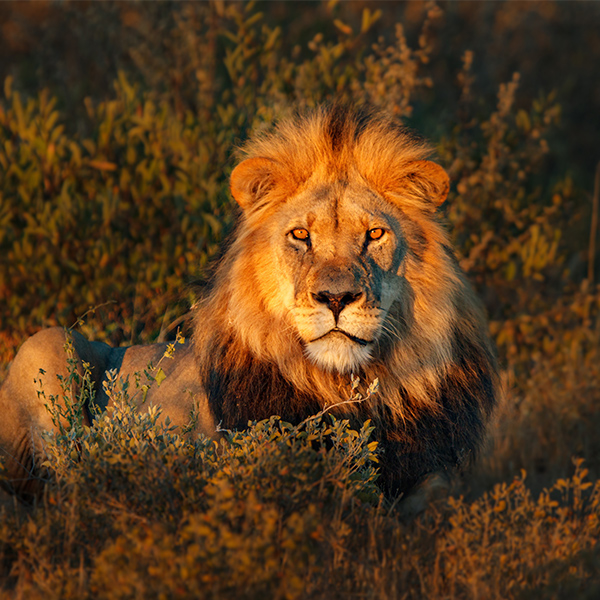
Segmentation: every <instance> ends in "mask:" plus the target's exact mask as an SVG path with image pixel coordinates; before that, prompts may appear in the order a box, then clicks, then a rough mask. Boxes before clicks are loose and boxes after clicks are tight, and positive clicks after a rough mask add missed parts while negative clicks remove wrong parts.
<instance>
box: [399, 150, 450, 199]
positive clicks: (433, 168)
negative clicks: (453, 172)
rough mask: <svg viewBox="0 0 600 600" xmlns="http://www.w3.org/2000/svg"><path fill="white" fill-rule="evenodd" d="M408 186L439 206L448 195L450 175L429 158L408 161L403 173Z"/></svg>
mask: <svg viewBox="0 0 600 600" xmlns="http://www.w3.org/2000/svg"><path fill="white" fill-rule="evenodd" d="M405 180H408V183H409V186H410V187H413V188H416V189H417V190H418V191H419V192H420V193H422V194H424V195H425V196H426V197H427V198H428V199H429V200H430V201H431V202H432V203H433V204H434V205H435V206H439V205H440V204H442V202H444V200H446V198H447V197H448V192H449V191H450V177H448V173H446V171H445V170H444V169H442V167H440V165H438V164H436V163H434V162H431V161H429V160H417V161H414V162H412V163H410V165H409V167H408V170H407V172H406V175H405Z"/></svg>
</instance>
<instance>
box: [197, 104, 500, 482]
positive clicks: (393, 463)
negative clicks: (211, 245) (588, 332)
mask: <svg viewBox="0 0 600 600" xmlns="http://www.w3.org/2000/svg"><path fill="white" fill-rule="evenodd" d="M430 153H431V150H430V148H429V147H428V146H427V144H425V143H424V142H423V141H421V140H419V139H417V138H415V137H414V136H413V135H411V134H410V133H408V132H407V131H406V130H404V129H403V128H401V127H399V126H398V125H396V124H395V123H394V122H393V121H391V120H390V119H389V118H388V117H386V116H385V115H382V114H381V113H378V112H374V111H362V112H360V111H352V110H347V109H345V108H340V107H329V108H322V109H318V110H316V111H314V112H312V113H310V114H309V115H304V116H294V117H291V118H288V119H285V120H283V121H282V122H280V123H279V124H278V125H277V126H275V127H274V128H272V129H271V130H269V131H263V132H262V133H259V134H258V135H256V136H255V137H254V138H252V139H251V140H250V141H249V142H248V143H247V144H246V145H245V146H244V147H243V148H242V150H241V152H240V155H241V158H244V159H248V158H253V157H260V158H261V159H268V160H272V161H276V163H277V164H278V165H282V166H283V170H284V174H285V176H284V177H283V178H280V179H279V180H277V181H273V180H271V179H269V178H265V179H264V180H263V181H261V182H259V183H258V184H256V185H255V187H257V186H259V185H260V186H262V188H263V189H261V190H256V189H255V190H254V191H255V192H256V193H257V197H258V198H259V201H257V202H256V203H255V204H254V205H253V206H252V207H250V208H248V209H247V210H245V211H244V212H243V214H242V215H241V217H240V220H239V223H238V226H237V229H236V231H235V233H234V235H233V236H232V241H231V243H230V245H229V246H228V248H227V250H226V252H225V254H224V256H223V258H222V259H221V261H220V263H219V264H218V266H217V268H216V271H215V274H214V277H213V279H212V281H211V282H210V283H209V287H208V292H207V293H206V295H205V298H204V299H203V300H202V301H201V302H200V303H199V306H198V307H197V309H196V314H195V325H194V337H193V339H194V344H195V353H196V359H197V364H198V368H199V370H200V379H201V384H202V386H203V387H204V389H205V391H206V394H207V396H208V401H209V405H210V408H211V410H212V411H213V413H214V416H215V419H216V421H217V422H220V423H221V425H222V427H224V428H244V427H246V426H247V424H248V421H249V420H260V419H264V418H268V417H269V416H271V415H274V414H277V415H280V416H281V417H282V418H283V419H284V420H287V421H290V422H299V421H300V420H302V419H304V418H306V417H307V416H309V415H311V414H314V413H316V412H318V411H319V410H321V409H322V408H323V407H325V406H327V405H330V404H333V403H338V402H340V401H341V400H344V399H346V398H347V395H348V391H349V389H350V375H349V374H347V373H346V374H340V373H339V372H335V371H327V370H324V369H322V368H320V367H318V366H316V365H315V364H314V363H313V362H311V361H310V360H308V358H307V357H306V355H305V352H304V348H303V345H302V343H301V340H300V339H299V336H298V334H297V333H296V331H295V330H294V328H293V327H292V326H291V324H290V322H289V320H287V319H286V318H285V316H281V317H279V316H276V314H277V313H276V312H274V311H273V310H271V307H273V306H274V305H275V304H277V302H278V298H277V293H278V292H277V291H276V290H277V289H278V288H277V287H276V286H274V285H273V282H274V281H276V278H277V277H279V276H280V274H279V273H278V272H277V271H276V269H275V268H274V267H273V260H272V257H271V256H270V255H269V249H268V247H267V246H266V242H265V238H266V237H267V236H266V235H264V234H265V232H268V231H269V230H270V228H271V227H272V226H273V220H274V216H275V215H276V214H277V211H279V210H280V209H281V206H282V205H283V204H284V203H285V202H286V200H287V198H289V197H290V196H291V195H293V194H294V192H295V191H296V190H298V189H301V188H302V186H303V185H304V183H305V182H306V181H307V180H308V179H309V178H312V179H313V181H314V177H315V173H317V174H321V175H317V176H322V177H323V179H324V180H325V179H326V180H327V181H331V180H333V179H335V180H339V181H344V180H346V179H348V177H356V176H358V177H360V178H362V180H363V181H365V182H367V183H368V185H369V186H371V188H372V189H373V190H375V191H376V192H377V193H378V194H380V195H381V196H383V197H385V198H388V199H390V201H392V200H393V201H395V202H397V204H398V205H399V206H400V207H401V213H402V226H403V231H404V232H405V236H406V243H407V246H408V251H407V253H406V258H405V272H404V277H405V279H406V281H407V282H408V283H409V287H408V288H407V291H406V293H405V295H404V297H403V298H401V301H399V302H396V303H395V304H394V305H393V306H392V308H391V309H390V312H389V314H388V317H387V322H386V327H385V329H384V331H383V333H382V335H381V339H380V340H379V343H378V344H377V346H376V349H375V351H374V354H373V356H372V359H371V360H370V361H369V362H367V363H366V364H364V365H363V366H362V367H361V369H360V371H359V372H356V373H355V375H357V376H358V377H360V379H361V381H362V382H363V383H364V384H365V385H368V384H369V383H370V382H372V381H373V380H375V379H376V378H378V379H379V382H380V387H379V392H378V393H377V394H376V395H375V396H373V397H372V398H371V399H369V401H367V402H364V403H362V404H358V405H356V404H346V405H343V406H341V407H340V408H339V409H337V413H338V414H341V415H345V416H347V417H349V418H351V419H353V420H357V421H358V420H364V419H367V418H370V419H372V420H373V422H374V424H375V425H376V436H377V439H378V440H379V442H380V444H381V446H382V449H383V454H382V459H381V462H382V467H383V468H382V472H383V486H384V487H386V488H388V489H389V490H392V491H405V490H407V489H409V488H410V487H412V486H413V485H414V484H416V483H417V482H418V481H419V480H420V479H422V478H423V477H424V476H425V475H427V474H429V473H432V472H439V471H449V470H451V469H453V468H454V467H456V466H457V465H458V466H460V465H462V464H464V463H465V461H466V460H467V459H468V458H469V457H471V456H472V455H473V454H474V453H475V452H476V451H477V449H478V447H479V446H480V443H481V440H482V436H483V433H484V428H485V424H486V422H487V420H488V418H489V415H490V413H491V411H492V408H493V406H494V404H495V398H496V387H497V366H496V361H495V356H494V351H493V347H492V345H491V342H490V340H489V337H488V333H487V325H486V321H485V319H484V316H483V313H482V309H481V306H480V303H479V301H478V300H477V298H476V296H475V294H474V292H473V291H472V289H471V287H470V285H469V284H468V282H467V281H466V279H465V277H464V275H463V273H462V271H461V269H460V267H459V266H458V264H457V261H456V259H455V257H454V253H453V251H452V248H451V245H450V242H449V240H448V237H447V235H446V233H445V231H444V229H443V227H442V226H441V224H440V222H439V219H438V216H437V211H436V208H437V207H436V206H435V204H434V203H432V202H431V201H430V198H431V197H432V196H434V195H435V194H438V193H440V190H439V189H435V188H436V183H435V181H432V180H431V178H428V177H427V176H426V175H427V173H421V172H419V170H417V171H415V170H414V169H415V166H414V165H426V164H427V163H426V162H425V161H424V159H425V158H426V157H427V156H428V155H429V154H430ZM429 164H431V163H429ZM422 169H425V170H426V167H425V166H423V167H422ZM357 174H358V175H357ZM399 190H400V191H399ZM446 191H447V190H446ZM259 192H260V193H259ZM444 197H445V196H444Z"/></svg>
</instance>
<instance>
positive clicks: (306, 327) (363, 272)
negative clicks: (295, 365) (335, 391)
mask: <svg viewBox="0 0 600 600" xmlns="http://www.w3.org/2000/svg"><path fill="white" fill-rule="evenodd" d="M268 230H269V236H270V246H271V249H270V252H271V256H272V258H273V259H274V261H275V263H276V265H275V269H274V271H272V272H271V274H272V275H274V276H275V278H276V282H277V286H278V294H277V296H278V297H279V298H280V299H283V301H282V305H283V306H282V307H281V308H282V309H284V310H285V311H287V312H288V314H289V321H290V323H291V325H292V326H293V327H294V328H295V329H296V331H297V333H298V335H299V336H300V338H301V340H302V342H303V343H304V346H305V353H306V355H307V357H308V358H309V359H310V360H312V361H314V362H315V363H316V364H317V365H319V366H320V367H321V368H323V369H326V370H337V371H340V372H346V371H352V370H355V369H356V368H357V367H359V366H360V365H361V364H362V363H365V362H366V361H368V360H369V359H370V358H371V355H372V352H373V349H374V347H375V345H376V344H377V343H378V340H379V338H380V336H381V334H382V331H383V329H384V328H385V319H386V315H387V313H388V311H389V309H390V307H391V306H392V304H393V302H394V301H395V300H396V299H397V298H399V297H400V296H401V295H402V288H403V285H404V284H405V281H404V278H403V276H402V270H403V269H402V267H403V258H404V256H405V254H406V244H405V243H404V241H403V236H402V229H401V227H400V222H399V219H398V216H397V211H396V210H395V209H394V207H393V205H392V204H391V203H389V202H388V201H386V200H385V199H384V198H382V197H381V196H380V195H379V194H377V193H376V192H375V191H374V190H372V189H370V188H369V187H367V186H366V185H364V184H363V183H360V182H354V183H352V182H350V183H347V182H344V183H339V182H332V183H321V182H319V183H315V184H312V185H311V184H310V183H309V185H308V186H306V187H305V188H304V189H303V191H302V192H301V193H299V194H297V195H296V196H294V197H292V198H290V199H288V200H287V202H285V204H283V205H282V206H281V207H280V208H279V211H278V212H277V213H276V215H275V217H274V219H273V220H272V221H271V222H270V223H269V228H268Z"/></svg>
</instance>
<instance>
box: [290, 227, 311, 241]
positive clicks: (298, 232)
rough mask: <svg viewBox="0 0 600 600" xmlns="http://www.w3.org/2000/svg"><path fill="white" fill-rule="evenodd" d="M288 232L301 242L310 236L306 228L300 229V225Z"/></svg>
mask: <svg viewBox="0 0 600 600" xmlns="http://www.w3.org/2000/svg"><path fill="white" fill-rule="evenodd" d="M290 233H291V234H292V237H293V238H294V239H296V240H301V241H303V242H306V241H308V238H309V237H310V234H309V233H308V229H302V228H301V227H300V228H298V229H292V231H291V232H290Z"/></svg>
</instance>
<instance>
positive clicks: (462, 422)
mask: <svg viewBox="0 0 600 600" xmlns="http://www.w3.org/2000/svg"><path fill="white" fill-rule="evenodd" d="M213 342H216V338H213ZM453 350H454V353H453V354H454V357H455V362H453V363H452V364H451V365H450V366H449V368H448V371H447V375H446V377H445V379H444V380H443V381H442V383H441V385H440V386H439V388H438V389H435V390H434V389H432V390H431V395H432V397H435V399H436V402H435V403H434V404H433V405H432V406H430V407H423V406H422V405H421V404H420V403H416V402H415V401H414V400H413V399H412V398H411V397H410V396H409V395H408V394H407V393H406V392H404V393H403V397H404V401H405V405H406V408H407V415H409V417H408V418H405V419H403V420H398V419H397V418H395V416H394V415H392V414H387V415H386V413H385V412H384V413H383V414H382V413H381V412H380V411H374V410H373V409H372V407H370V406H369V403H368V401H367V402H365V403H364V404H362V405H360V408H359V410H358V412H357V413H355V414H354V415H348V414H341V415H338V416H343V417H350V420H351V422H352V424H353V425H354V426H356V427H360V425H361V424H362V423H363V422H364V421H365V420H366V419H373V421H374V424H375V426H376V433H375V439H377V441H378V442H379V443H380V450H381V456H380V463H381V480H380V486H381V488H382V489H383V490H384V491H385V492H386V493H388V494H390V495H397V494H398V493H401V492H406V491H408V490H410V489H411V488H412V487H413V486H414V485H416V484H417V483H418V482H419V481H420V480H421V479H423V478H424V477H425V476H427V475H428V474H430V473H433V472H440V471H442V472H447V473H448V474H450V473H451V472H452V471H454V470H455V469H456V468H457V467H458V468H459V469H460V468H462V467H465V466H466V465H467V464H469V462H470V461H471V460H472V459H473V458H474V457H475V456H476V454H477V451H478V449H479V447H480V445H481V441H482V437H483V434H484V428H485V422H486V421H487V418H488V417H489V414H490V413H491V411H492V409H493V407H494V404H495V394H494V377H495V375H494V371H493V369H492V368H490V367H491V365H494V364H495V358H494V356H493V355H491V354H490V352H489V349H486V347H485V345H483V346H479V345H475V344H473V343H472V341H470V340H468V339H467V337H466V336H465V335H464V334H461V332H460V331H459V330H458V328H457V329H456V330H455V337H454V341H453ZM207 356H210V357H211V358H210V359H209V361H208V362H206V363H204V364H203V365H202V368H201V380H202V383H203V386H204V388H205V390H206V392H207V395H208V401H209V404H210V408H211V411H212V412H213V414H214V415H215V419H216V421H217V422H218V423H220V426H221V427H222V428H224V429H231V430H240V429H245V428H246V427H247V426H248V422H249V421H259V420H263V419H268V418H269V417H270V416H272V415H278V416H280V417H281V418H282V420H284V421H287V422H290V423H293V424H298V423H300V422H301V421H303V420H304V419H306V418H307V417H310V416H311V415H314V414H316V413H318V412H319V411H320V410H322V409H323V408H324V406H325V402H324V401H323V400H322V399H319V398H318V397H317V396H316V395H315V394H310V393H306V392H302V391H300V390H298V389H297V388H295V386H294V385H293V384H292V383H291V382H289V381H288V380H286V378H285V377H284V376H283V375H282V373H281V372H280V370H279V369H278V367H277V365H275V364H272V363H269V362H266V361H264V360H261V359H259V358H257V357H254V356H252V355H251V353H250V352H248V351H247V350H246V349H244V348H243V347H242V346H241V344H240V343H239V342H238V341H236V340H235V338H234V336H233V335H230V336H228V337H226V338H225V339H222V340H221V342H219V343H215V344H214V346H213V347H212V348H211V351H210V352H208V353H207ZM360 375H361V376H362V377H364V376H365V374H364V373H361V374H360ZM337 377H338V378H340V379H342V378H341V377H340V376H337ZM340 384H341V381H340ZM347 384H349V382H347ZM346 389H348V388H346ZM371 401H374V402H377V397H376V396H375V397H374V398H373V399H372V400H371ZM333 414H336V412H335V410H334V411H333Z"/></svg>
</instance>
